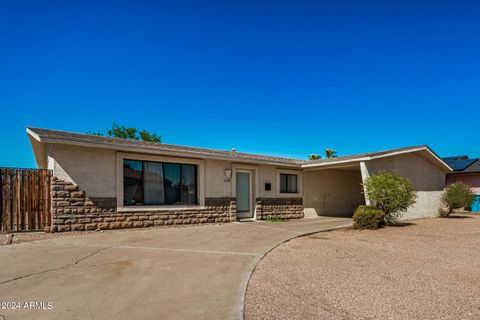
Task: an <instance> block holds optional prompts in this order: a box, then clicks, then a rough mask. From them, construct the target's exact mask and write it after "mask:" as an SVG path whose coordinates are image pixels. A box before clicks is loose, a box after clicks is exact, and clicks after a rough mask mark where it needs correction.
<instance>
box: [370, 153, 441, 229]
mask: <svg viewBox="0 0 480 320" xmlns="http://www.w3.org/2000/svg"><path fill="white" fill-rule="evenodd" d="M365 164H366V167H367V169H368V174H369V175H370V176H371V175H374V174H377V173H380V172H395V173H397V174H400V175H402V176H405V177H407V178H408V179H410V181H411V182H412V184H413V186H414V187H415V189H416V190H417V200H416V203H415V205H414V206H413V207H411V208H410V209H409V210H408V211H407V212H405V213H404V214H403V216H402V218H401V219H403V220H409V219H418V218H430V217H436V216H438V209H439V208H440V206H441V201H440V197H441V195H442V193H443V189H444V187H445V176H446V172H445V170H444V169H442V168H440V167H438V166H436V165H435V164H433V163H432V162H430V161H429V160H427V159H426V158H424V157H422V156H421V155H419V154H415V153H410V154H404V155H397V156H393V157H387V158H382V159H375V160H371V161H367V162H366V163H365Z"/></svg>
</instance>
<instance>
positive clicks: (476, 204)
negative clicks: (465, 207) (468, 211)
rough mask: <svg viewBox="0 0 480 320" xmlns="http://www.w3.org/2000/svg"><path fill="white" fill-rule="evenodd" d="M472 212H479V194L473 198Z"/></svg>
mask: <svg viewBox="0 0 480 320" xmlns="http://www.w3.org/2000/svg"><path fill="white" fill-rule="evenodd" d="M471 207H472V212H473V213H480V194H476V195H475V199H474V200H473V202H472V206H471Z"/></svg>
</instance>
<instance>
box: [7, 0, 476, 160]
mask: <svg viewBox="0 0 480 320" xmlns="http://www.w3.org/2000/svg"><path fill="white" fill-rule="evenodd" d="M361 3H362V4H361ZM479 17H480V4H479V3H478V2H477V3H475V2H474V1H472V2H465V1H449V2H445V1H398V2H394V1H378V2H372V1H362V2H360V1H328V2H327V1H308V2H307V1H246V0H243V1H204V2H200V1H192V2H183V1H149V2H147V1H144V2H143V1H128V2H126V1H115V2H111V3H108V2H102V1H78V2H77V1H2V2H1V3H0V39H1V50H0V61H1V63H0V109H1V110H0V111H1V119H2V121H1V125H0V133H1V136H2V139H1V140H0V166H21V167H30V166H34V165H35V163H34V160H33V156H32V151H31V148H30V145H29V142H28V139H27V136H26V134H25V127H26V126H36V127H45V128H52V129H61V130H68V131H76V132H85V131H87V130H98V129H104V128H105V127H107V126H109V125H110V124H111V123H112V122H113V121H116V122H117V123H120V124H125V125H128V126H137V127H139V128H145V129H148V130H153V131H156V132H157V133H159V134H161V135H162V136H163V138H164V142H165V143H174V144H181V145H191V146H200V147H210V148H219V149H230V148H231V147H236V148H237V150H238V151H243V152H258V153H265V154H272V155H282V156H293V157H299V158H305V156H306V155H307V154H308V153H312V152H318V153H322V152H323V149H324V148H326V147H330V148H334V149H336V150H337V151H338V153H339V155H347V154H352V153H359V152H366V151H376V150H382V149H388V148H396V147H403V146H408V145H418V144H428V145H430V146H431V147H432V148H433V149H434V150H435V151H436V152H437V153H439V154H440V155H442V156H446V155H456V154H469V155H470V156H480V151H479V148H478V147H479V145H480V143H479V123H480V111H479V107H480V18H479Z"/></svg>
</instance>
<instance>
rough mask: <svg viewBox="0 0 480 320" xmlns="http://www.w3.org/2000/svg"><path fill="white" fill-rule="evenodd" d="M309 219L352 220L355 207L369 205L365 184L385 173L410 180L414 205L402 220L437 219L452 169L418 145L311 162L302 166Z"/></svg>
mask: <svg viewBox="0 0 480 320" xmlns="http://www.w3.org/2000/svg"><path fill="white" fill-rule="evenodd" d="M302 167H303V170H304V173H303V176H304V178H303V179H304V182H303V184H304V188H303V189H304V199H303V203H304V208H305V216H306V217H316V216H337V217H351V216H352V215H353V212H354V211H355V209H356V207H357V206H358V205H361V204H370V201H369V200H368V199H367V198H366V197H365V195H364V192H363V186H362V181H365V180H366V179H367V178H368V177H369V176H371V175H375V174H378V173H382V172H392V173H397V174H399V175H402V176H404V177H406V178H408V179H409V180H410V181H411V182H412V184H413V187H414V188H415V190H416V191H417V199H416V202H415V204H414V205H413V206H412V207H411V208H409V209H408V210H407V212H405V214H404V215H403V219H416V218H426V217H435V216H438V208H439V207H440V205H441V201H440V198H441V195H442V192H443V189H444V185H445V174H446V173H448V172H451V171H452V169H451V168H450V167H449V166H448V165H447V164H446V163H445V162H443V161H442V160H441V159H440V158H439V157H438V156H437V155H436V154H435V153H434V152H433V151H432V150H431V149H430V148H429V147H427V146H418V147H408V148H402V149H395V150H387V151H380V152H372V153H365V154H359V155H353V156H345V157H338V158H331V159H320V160H316V161H310V162H309V163H306V164H304V165H303V166H302Z"/></svg>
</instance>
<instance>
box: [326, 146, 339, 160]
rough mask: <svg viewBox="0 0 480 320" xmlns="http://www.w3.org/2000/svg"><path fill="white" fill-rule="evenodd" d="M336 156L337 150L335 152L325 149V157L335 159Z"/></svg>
mask: <svg viewBox="0 0 480 320" xmlns="http://www.w3.org/2000/svg"><path fill="white" fill-rule="evenodd" d="M336 154H337V151H336V150H333V149H330V148H327V149H325V156H326V157H327V158H335V157H336Z"/></svg>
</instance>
